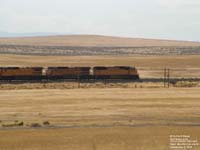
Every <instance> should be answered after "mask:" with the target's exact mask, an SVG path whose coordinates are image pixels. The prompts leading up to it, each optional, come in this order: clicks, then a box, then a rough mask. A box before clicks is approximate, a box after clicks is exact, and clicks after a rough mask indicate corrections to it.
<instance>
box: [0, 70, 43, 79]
mask: <svg viewBox="0 0 200 150" xmlns="http://www.w3.org/2000/svg"><path fill="white" fill-rule="evenodd" d="M42 70H43V68H42V67H29V68H28V67H4V68H3V67H0V80H39V79H41V78H42Z"/></svg>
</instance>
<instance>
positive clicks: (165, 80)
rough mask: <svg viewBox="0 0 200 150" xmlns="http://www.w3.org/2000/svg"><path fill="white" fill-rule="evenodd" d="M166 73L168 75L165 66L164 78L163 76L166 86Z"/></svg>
mask: <svg viewBox="0 0 200 150" xmlns="http://www.w3.org/2000/svg"><path fill="white" fill-rule="evenodd" d="M166 75H167V70H166V68H164V78H163V83H164V88H165V87H166Z"/></svg>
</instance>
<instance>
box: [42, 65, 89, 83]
mask: <svg viewBox="0 0 200 150" xmlns="http://www.w3.org/2000/svg"><path fill="white" fill-rule="evenodd" d="M45 75H46V78H47V79H50V80H53V79H77V80H78V79H89V78H90V67H48V68H47V70H46V73H45Z"/></svg>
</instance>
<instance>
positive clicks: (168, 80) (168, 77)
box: [167, 68, 170, 88]
mask: <svg viewBox="0 0 200 150" xmlns="http://www.w3.org/2000/svg"><path fill="white" fill-rule="evenodd" d="M167 82H168V85H167V86H168V88H169V86H170V69H169V68H168V72H167Z"/></svg>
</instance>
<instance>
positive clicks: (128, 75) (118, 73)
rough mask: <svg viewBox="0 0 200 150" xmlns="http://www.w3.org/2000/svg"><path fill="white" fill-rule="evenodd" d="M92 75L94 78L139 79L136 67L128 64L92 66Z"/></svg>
mask: <svg viewBox="0 0 200 150" xmlns="http://www.w3.org/2000/svg"><path fill="white" fill-rule="evenodd" d="M93 76H94V78H95V79H131V80H133V79H134V80H136V79H139V74H138V72H137V69H136V68H135V67H128V66H127V67H126V66H114V67H94V68H93Z"/></svg>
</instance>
